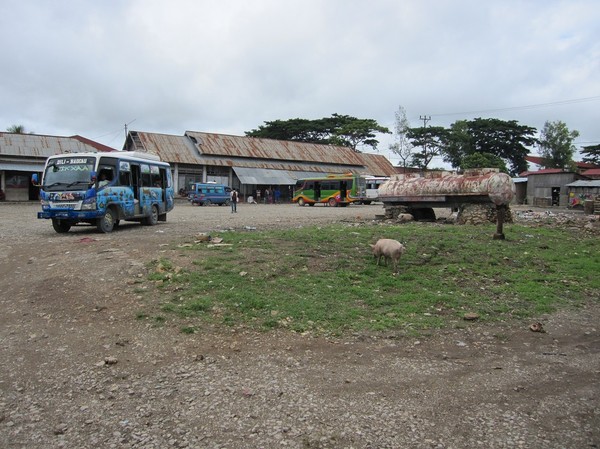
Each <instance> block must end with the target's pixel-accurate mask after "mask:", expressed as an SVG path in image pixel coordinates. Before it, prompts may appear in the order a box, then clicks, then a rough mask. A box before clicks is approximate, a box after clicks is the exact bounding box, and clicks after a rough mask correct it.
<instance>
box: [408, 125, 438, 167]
mask: <svg viewBox="0 0 600 449" xmlns="http://www.w3.org/2000/svg"><path fill="white" fill-rule="evenodd" d="M406 136H407V137H408V139H410V141H411V143H412V144H413V145H414V146H415V147H421V150H420V151H414V152H413V155H412V165H413V166H415V167H417V168H420V169H421V170H425V169H427V166H428V165H429V163H430V162H431V160H432V159H433V158H434V157H435V156H439V155H440V154H442V151H443V149H444V147H445V144H446V139H447V136H448V130H446V129H445V128H444V127H443V126H428V127H421V128H410V129H408V131H407V133H406Z"/></svg>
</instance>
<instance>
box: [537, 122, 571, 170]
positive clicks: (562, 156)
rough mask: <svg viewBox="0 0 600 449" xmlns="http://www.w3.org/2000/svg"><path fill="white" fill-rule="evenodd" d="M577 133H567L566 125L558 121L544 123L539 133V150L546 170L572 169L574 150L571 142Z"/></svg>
mask: <svg viewBox="0 0 600 449" xmlns="http://www.w3.org/2000/svg"><path fill="white" fill-rule="evenodd" d="M577 137H579V131H575V130H573V131H569V128H567V125H566V124H565V123H564V122H562V121H560V120H558V121H555V122H546V123H544V127H543V128H542V130H541V132H540V140H539V144H538V145H539V149H540V154H541V155H542V157H543V158H544V165H545V166H546V167H547V168H569V169H573V168H574V162H573V155H574V154H575V151H576V148H575V145H573V141H574V140H575V139H576V138H577Z"/></svg>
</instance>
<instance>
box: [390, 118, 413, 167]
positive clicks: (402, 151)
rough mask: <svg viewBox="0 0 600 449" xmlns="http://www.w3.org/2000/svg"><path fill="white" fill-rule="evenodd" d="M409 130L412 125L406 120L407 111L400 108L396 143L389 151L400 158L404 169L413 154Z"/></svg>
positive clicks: (396, 125) (395, 134) (395, 135)
mask: <svg viewBox="0 0 600 449" xmlns="http://www.w3.org/2000/svg"><path fill="white" fill-rule="evenodd" d="M409 129H410V123H409V122H408V119H407V118H406V110H405V109H404V108H403V107H402V106H400V107H399V108H398V110H397V111H396V121H395V123H394V142H393V143H392V144H390V146H389V149H390V150H391V151H392V152H393V153H394V154H396V155H397V156H398V157H399V158H400V161H401V164H402V167H405V168H406V166H407V163H408V161H409V160H410V157H411V156H412V152H413V144H412V143H411V142H410V140H409V138H408V135H407V133H408V130H409Z"/></svg>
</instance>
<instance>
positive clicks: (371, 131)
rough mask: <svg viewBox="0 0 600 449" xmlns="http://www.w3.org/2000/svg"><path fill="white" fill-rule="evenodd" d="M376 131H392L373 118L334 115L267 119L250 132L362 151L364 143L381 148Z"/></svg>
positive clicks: (250, 133) (266, 137)
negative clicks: (307, 118)
mask: <svg viewBox="0 0 600 449" xmlns="http://www.w3.org/2000/svg"><path fill="white" fill-rule="evenodd" d="M376 132H380V133H390V130H389V129H387V128H386V127H383V126H380V125H379V124H378V123H377V122H376V121H375V120H373V119H358V118H356V117H351V116H349V115H339V114H332V116H331V117H325V118H322V119H318V120H306V119H300V118H297V119H291V120H275V121H273V122H265V125H264V126H262V125H261V126H259V128H258V129H254V130H252V131H246V133H245V134H246V136H248V137H261V138H265V139H278V140H293V141H298V142H310V143H318V144H332V145H343V146H346V147H349V148H352V149H353V150H354V151H357V152H359V150H358V147H359V146H361V145H364V146H369V147H372V148H373V149H377V145H378V144H379V141H378V140H377V139H376V138H375V137H376V135H375V133H376Z"/></svg>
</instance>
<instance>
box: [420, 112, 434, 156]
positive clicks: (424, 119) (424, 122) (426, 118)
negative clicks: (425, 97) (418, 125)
mask: <svg viewBox="0 0 600 449" xmlns="http://www.w3.org/2000/svg"><path fill="white" fill-rule="evenodd" d="M419 120H423V131H425V128H427V122H428V121H429V120H431V115H430V116H427V115H419ZM423 154H424V156H425V160H427V157H428V156H427V138H426V137H425V135H424V134H423Z"/></svg>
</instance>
